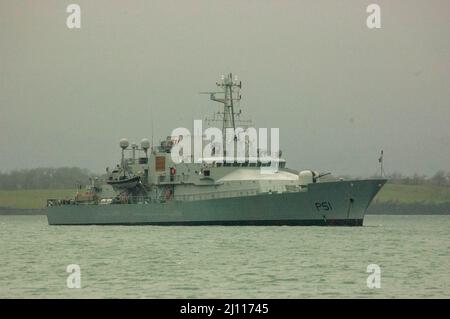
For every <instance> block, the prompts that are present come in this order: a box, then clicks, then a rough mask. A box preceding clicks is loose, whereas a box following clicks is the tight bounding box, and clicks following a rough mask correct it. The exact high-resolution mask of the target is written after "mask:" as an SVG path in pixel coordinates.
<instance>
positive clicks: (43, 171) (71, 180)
mask: <svg viewBox="0 0 450 319" xmlns="http://www.w3.org/2000/svg"><path fill="white" fill-rule="evenodd" d="M90 177H101V176H100V175H97V174H93V173H92V172H90V171H89V170H87V169H82V168H79V167H59V168H32V169H21V170H14V171H11V172H8V173H2V172H0V190H20V189H57V188H63V189H64V188H66V189H67V188H69V189H70V188H76V187H77V186H78V185H86V184H88V183H89V178H90ZM387 178H388V180H389V181H388V182H389V183H392V184H402V185H434V186H450V172H446V171H444V170H439V171H437V172H436V173H435V174H434V175H432V176H426V175H420V174H414V175H412V176H405V175H402V174H400V173H393V174H391V175H389V176H387Z"/></svg>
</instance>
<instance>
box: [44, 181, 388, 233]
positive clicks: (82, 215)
mask: <svg viewBox="0 0 450 319" xmlns="http://www.w3.org/2000/svg"><path fill="white" fill-rule="evenodd" d="M385 182H386V180H384V179H370V180H358V181H339V182H324V183H316V184H310V185H308V189H307V191H301V192H286V193H281V194H278V193H272V194H268V193H264V194H259V195H254V196H245V197H230V198H220V199H210V200H197V201H177V200H173V201H168V202H166V203H149V204H109V205H81V204H80V205H60V206H52V207H49V208H48V212H47V218H48V223H49V224H50V225H344V226H362V224H363V219H364V215H365V212H366V209H367V207H368V206H369V204H370V202H371V201H372V199H373V197H374V196H375V195H376V194H377V193H378V191H379V190H380V188H381V187H382V186H383V185H384V183H385Z"/></svg>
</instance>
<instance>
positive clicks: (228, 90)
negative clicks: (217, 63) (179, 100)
mask: <svg viewBox="0 0 450 319" xmlns="http://www.w3.org/2000/svg"><path fill="white" fill-rule="evenodd" d="M216 85H217V86H218V87H219V88H221V89H222V90H223V92H210V99H211V100H212V101H215V102H219V103H222V104H223V118H222V132H226V129H227V128H233V131H235V130H236V119H235V115H236V113H235V109H234V102H235V101H236V102H239V101H240V100H241V95H240V93H239V90H240V89H241V88H242V82H239V83H238V82H237V79H235V80H234V81H233V75H232V74H231V73H230V74H228V75H227V76H222V81H220V82H217V83H216ZM218 93H222V94H224V96H223V98H218V97H216V94H218ZM235 138H236V137H235Z"/></svg>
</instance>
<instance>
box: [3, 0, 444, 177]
mask: <svg viewBox="0 0 450 319" xmlns="http://www.w3.org/2000/svg"><path fill="white" fill-rule="evenodd" d="M71 3H77V4H79V5H80V7H81V29H79V30H70V29H68V28H67V27H66V18H67V16H68V15H69V14H68V13H66V7H67V6H68V5H69V4H71ZM370 3H377V4H379V5H380V7H381V23H382V28H381V29H372V30H371V29H368V28H367V26H366V18H367V16H368V13H366V7H367V6H368V5H369V4H370ZM228 72H233V74H237V75H238V76H239V78H240V79H241V80H242V81H243V90H242V95H243V100H242V108H243V111H244V112H246V113H248V114H250V116H251V117H252V119H253V120H254V123H255V124H256V126H257V127H279V128H280V143H281V147H282V149H283V150H284V153H283V154H284V157H285V158H286V159H287V161H288V164H289V165H288V166H290V167H292V168H297V169H302V168H313V169H317V170H319V171H332V172H334V173H335V174H352V175H358V176H369V175H372V174H374V173H376V172H377V169H378V162H377V158H378V155H379V152H380V150H381V149H383V150H384V152H385V167H386V171H387V172H388V173H391V172H393V171H398V172H401V173H404V174H413V173H415V172H418V173H424V174H428V175H431V174H433V173H434V172H435V171H437V170H438V169H444V170H447V171H450V91H449V87H450V86H449V84H450V1H449V0H444V1H437V0H431V1H425V0H421V1H415V0H408V1H406V0H397V1H377V0H370V1H361V0H345V1H335V0H327V1H317V0H311V1H294V0H292V1H279V0H277V1H275V0H272V1H264V0H258V1H257V0H253V1H243V0H240V1H237V0H231V1H223V0H222V1H214V0H205V1H197V0H190V1H181V0H180V1H170V0H164V1H151V0H143V1H136V0H128V1H111V0H108V1H106V0H102V1H99V0H89V1H87V0H70V1H62V0H58V1H48V0H42V1H15V0H1V1H0V147H1V149H0V170H1V171H3V172H4V171H10V170H13V169H20V168H33V167H43V166H44V167H49V166H53V167H59V166H80V167H83V168H88V169H91V170H93V171H96V172H103V170H104V168H105V167H106V166H111V165H114V164H115V163H116V162H117V161H118V160H119V158H120V151H119V147H118V140H119V139H120V138H121V137H127V138H129V139H130V141H137V142H139V141H140V139H141V138H143V137H148V138H150V137H151V131H152V129H151V126H152V122H153V124H154V134H155V140H156V139H157V138H160V137H165V136H166V135H169V134H170V132H171V130H172V129H174V128H175V127H187V128H192V121H193V119H200V118H203V117H204V115H205V114H207V113H209V112H213V111H215V110H216V106H215V105H214V104H212V103H211V102H209V101H208V98H207V96H204V95H199V94H198V92H200V91H207V90H214V89H215V86H214V83H215V81H217V80H218V79H219V78H220V76H221V75H222V74H225V73H228ZM152 118H153V121H152Z"/></svg>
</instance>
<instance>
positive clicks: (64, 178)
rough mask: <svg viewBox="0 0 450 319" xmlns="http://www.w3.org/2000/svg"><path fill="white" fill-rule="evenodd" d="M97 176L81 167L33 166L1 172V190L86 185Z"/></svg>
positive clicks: (67, 187) (68, 187)
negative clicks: (91, 178)
mask: <svg viewBox="0 0 450 319" xmlns="http://www.w3.org/2000/svg"><path fill="white" fill-rule="evenodd" d="M93 176H95V174H93V173H91V172H90V171H89V170H87V169H82V168H79V167H59V168H43V167H41V168H32V169H21V170H14V171H11V172H9V173H2V172H0V190H21V189H61V188H62V189H64V188H66V189H70V188H77V185H86V184H87V183H89V178H90V177H93Z"/></svg>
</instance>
